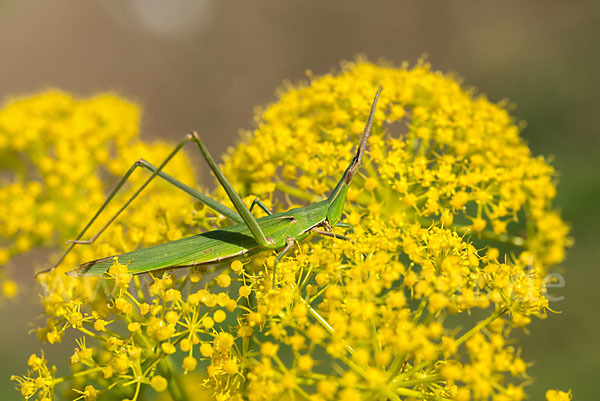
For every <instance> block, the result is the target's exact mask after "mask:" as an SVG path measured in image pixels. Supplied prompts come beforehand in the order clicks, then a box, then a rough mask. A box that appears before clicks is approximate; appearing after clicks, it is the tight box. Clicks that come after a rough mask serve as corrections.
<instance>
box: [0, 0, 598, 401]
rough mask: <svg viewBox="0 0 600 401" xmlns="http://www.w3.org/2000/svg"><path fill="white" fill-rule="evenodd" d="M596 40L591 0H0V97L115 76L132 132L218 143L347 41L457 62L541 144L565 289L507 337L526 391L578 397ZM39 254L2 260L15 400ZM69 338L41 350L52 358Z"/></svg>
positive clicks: (588, 332)
mask: <svg viewBox="0 0 600 401" xmlns="http://www.w3.org/2000/svg"><path fill="white" fill-rule="evenodd" d="M599 39H600V3H599V2H597V1H570V2H566V1H565V2H550V1H528V2H523V1H503V2H479V1H461V2H448V1H441V0H439V1H428V2H409V1H391V0H390V1H378V2H373V1H353V2H345V1H341V0H335V1H332V0H330V1H317V0H310V1H302V2H300V1H288V2H274V1H266V0H265V1H263V0H261V1H252V2H219V1H217V0H189V1H187V0H186V1H183V0H171V1H168V2H164V1H161V0H130V1H122V0H108V1H98V2H74V1H67V0H54V1H42V0H39V1H24V0H20V1H16V0H13V1H9V0H0V96H1V97H2V98H7V97H9V96H12V95H19V94H29V93H35V92H39V91H41V90H44V89H47V88H49V87H57V88H60V89H63V90H67V91H70V92H73V93H76V94H80V95H89V94H93V93H96V92H100V91H106V90H114V91H116V92H118V93H119V94H121V95H122V96H125V97H127V98H130V99H132V100H134V101H136V102H138V103H139V104H141V105H142V106H143V109H144V117H143V123H142V130H143V137H144V138H146V139H152V138H170V139H171V140H177V139H179V138H181V137H182V136H183V135H184V134H185V133H186V132H187V131H189V130H192V129H195V130H198V131H199V132H200V133H201V134H202V137H203V138H206V141H207V142H208V145H209V147H210V149H211V150H212V151H213V152H214V153H215V154H220V153H222V152H223V151H225V149H226V148H227V147H228V146H232V145H234V144H235V143H236V141H237V139H238V130H239V129H242V128H251V127H252V126H253V123H252V114H253V108H254V107H255V106H257V105H264V104H266V103H268V102H271V101H273V100H274V99H275V97H274V92H275V88H277V87H278V86H279V85H280V84H281V82H282V81H283V80H284V79H290V80H292V81H295V80H299V79H302V78H303V77H304V72H305V70H306V69H310V70H312V71H313V72H314V73H316V74H322V73H326V72H329V71H332V70H336V69H337V66H338V65H339V62H340V61H341V60H350V59H353V58H354V57H355V56H356V55H357V54H359V53H362V54H365V55H367V57H368V58H369V59H370V60H372V61H376V60H378V59H379V58H384V59H387V60H391V61H393V62H395V63H396V64H399V63H401V62H402V61H404V60H407V61H409V62H411V63H412V64H414V63H415V62H416V60H417V58H419V57H420V56H421V55H423V54H424V53H427V54H428V59H429V61H430V62H431V63H432V65H433V67H434V68H435V69H440V70H443V71H445V72H455V73H457V74H459V75H460V76H462V77H463V78H464V82H465V84H466V85H472V86H475V87H477V88H479V90H480V91H481V92H483V93H485V94H486V95H487V96H488V98H490V99H491V100H492V101H499V100H501V99H503V98H508V99H510V100H511V101H512V102H514V104H516V108H515V109H514V110H513V115H514V116H516V117H517V118H518V119H520V120H525V121H526V122H527V128H526V129H525V130H524V132H523V136H524V137H525V139H526V140H527V141H528V142H529V143H530V145H531V148H532V150H533V152H534V154H541V155H552V156H554V162H553V165H554V166H555V167H556V168H557V169H558V170H559V172H560V184H559V194H558V197H557V200H556V205H557V207H558V208H559V209H560V210H561V211H562V215H563V217H564V218H565V219H566V220H567V221H569V222H570V223H571V224H572V226H573V229H572V235H573V236H574V238H575V239H576V243H575V246H574V247H573V248H571V249H570V251H569V253H568V255H569V256H568V259H567V260H566V261H565V262H564V263H563V265H562V267H561V272H562V273H564V277H565V282H566V285H565V287H564V288H562V289H557V291H556V292H555V294H556V295H562V296H564V300H562V301H560V302H554V303H553V304H552V305H551V306H552V308H553V309H555V310H557V311H559V312H560V313H559V314H551V315H550V316H549V318H548V319H545V320H537V321H534V323H533V324H532V325H531V326H529V332H528V333H523V334H520V335H519V337H520V338H519V341H520V342H519V344H520V346H522V354H523V356H524V358H525V359H526V360H528V361H533V362H534V364H533V366H532V367H531V368H530V369H529V373H530V374H531V375H532V376H533V377H534V379H535V381H534V383H533V384H532V385H531V386H530V387H529V388H528V392H529V394H530V396H531V399H533V400H541V399H544V396H543V395H544V392H545V390H546V389H548V388H561V389H569V388H571V389H573V393H574V395H575V398H576V399H579V400H593V399H597V397H598V394H600V381H599V380H598V368H599V367H600V363H599V362H598V360H599V359H600V340H599V337H600V335H599V333H600V319H599V316H600V313H599V311H600V295H599V291H598V289H597V288H596V287H595V286H596V284H598V283H600V269H598V261H599V260H600V247H599V246H598V241H599V239H600V236H599V234H598V229H597V228H598V226H599V224H600V213H599V212H598V207H597V205H598V198H599V197H600V118H599V115H600V79H599V78H598V76H597V75H598V72H599V71H600V55H599V52H598V43H599ZM196 162H197V167H198V169H199V170H200V169H201V168H203V167H204V166H203V165H202V163H201V161H200V158H196ZM205 178H206V176H205ZM205 182H206V181H205ZM209 185H211V183H210V182H209ZM45 256H46V254H45V253H43V252H40V253H35V252H34V253H33V255H28V257H27V259H22V260H16V261H15V262H14V263H13V264H12V269H13V270H15V275H16V276H17V278H18V280H19V282H20V284H21V289H22V293H21V295H20V297H19V299H17V300H16V301H15V302H13V303H9V304H5V305H0V322H1V323H0V325H1V327H2V329H1V331H0V361H2V363H0V399H2V400H12V399H15V400H16V399H19V396H18V393H16V392H15V391H14V390H13V384H12V383H11V382H10V381H9V377H10V374H13V373H19V374H22V373H24V371H25V368H26V359H27V357H28V355H29V354H30V353H31V352H35V351H38V350H39V348H40V344H39V343H38V342H37V340H36V339H35V336H34V335H27V334H26V333H27V332H28V330H29V329H30V328H31V322H32V321H33V320H34V319H35V316H37V315H39V314H40V310H39V307H38V305H37V295H36V289H35V288H34V285H33V279H32V272H33V266H40V265H41V264H42V263H43V262H44V258H45ZM32 261H33V263H32ZM65 352H66V353H65ZM71 352H72V349H68V350H67V351H65V350H64V349H60V348H59V347H51V348H48V349H47V350H46V354H47V355H48V357H49V359H50V360H52V361H54V362H56V363H62V364H63V366H66V364H67V362H68V355H69V354H70V353H71Z"/></svg>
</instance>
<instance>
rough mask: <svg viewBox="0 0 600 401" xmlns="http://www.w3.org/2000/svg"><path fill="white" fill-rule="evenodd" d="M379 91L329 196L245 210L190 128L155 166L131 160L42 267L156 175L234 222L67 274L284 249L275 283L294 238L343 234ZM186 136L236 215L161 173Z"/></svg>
mask: <svg viewBox="0 0 600 401" xmlns="http://www.w3.org/2000/svg"><path fill="white" fill-rule="evenodd" d="M380 93H381V87H379V89H378V90H377V93H376V94H375V99H374V100H373V104H372V106H371V112H370V114H369V119H368V120H367V124H366V126H365V129H364V132H363V134H362V137H361V139H360V143H359V145H358V150H357V151H356V155H355V156H354V157H353V158H352V161H351V162H350V165H349V166H348V168H347V169H346V171H345V172H344V174H343V175H342V178H341V179H340V180H339V182H338V183H337V185H336V187H335V188H334V190H333V191H332V193H331V195H329V197H328V198H327V199H325V200H322V201H320V202H317V203H314V204H312V205H309V206H305V207H302V208H295V209H290V210H288V211H286V212H280V213H274V214H273V213H271V212H270V211H269V210H268V208H267V207H266V206H265V205H264V204H262V202H260V200H258V199H255V200H254V202H252V205H251V206H250V209H248V207H247V206H246V205H245V204H244V202H243V201H242V199H241V198H240V196H239V195H238V193H237V192H235V190H234V189H233V187H232V186H231V184H230V183H229V182H228V181H227V179H226V178H225V176H224V175H223V173H222V172H221V170H220V169H219V167H218V166H217V163H216V162H215V161H214V159H213V158H212V156H211V155H210V153H209V152H208V150H207V149H206V147H205V146H204V144H203V143H202V140H201V139H200V137H199V136H198V134H197V133H195V132H194V133H191V134H189V135H187V136H186V137H185V139H184V140H183V141H181V142H180V143H179V144H178V145H177V146H176V147H175V149H174V150H173V151H172V152H171V153H170V154H169V156H168V157H167V158H166V159H165V160H164V161H163V162H162V164H160V165H159V167H158V168H157V167H154V166H152V165H151V164H150V163H148V162H146V161H145V160H143V159H140V160H138V161H137V162H135V163H134V164H133V165H132V166H131V167H130V169H129V170H128V171H127V173H126V174H125V175H124V176H123V178H121V180H120V181H119V183H118V184H117V185H116V187H115V188H114V189H113V191H112V192H111V193H110V194H109V195H108V197H107V199H106V201H105V202H104V204H103V205H102V206H101V207H100V208H99V209H98V211H97V212H96V214H95V215H94V216H93V217H92V219H91V220H90V221H89V222H88V224H87V225H86V227H85V228H84V229H83V230H82V231H81V232H80V233H79V235H78V236H77V238H76V239H75V240H71V241H68V243H70V244H71V246H70V247H69V248H68V249H67V250H66V252H65V253H64V255H63V256H62V257H61V258H60V260H59V261H58V262H57V263H56V264H55V265H54V266H53V267H51V268H50V269H47V270H45V271H44V272H47V271H51V270H54V269H55V268H56V267H57V266H58V265H59V264H60V263H61V262H62V261H63V260H64V258H65V256H66V255H67V254H68V253H69V252H70V251H71V249H73V247H74V246H75V245H76V244H91V243H92V242H94V241H95V240H96V239H97V238H98V237H99V236H100V234H102V232H103V231H104V230H105V229H106V228H107V227H108V226H109V225H110V224H111V223H112V222H113V221H114V220H115V219H116V218H117V217H118V216H119V214H120V213H121V212H122V211H123V210H124V209H125V208H126V207H127V206H128V205H129V204H130V203H131V202H132V201H133V200H134V199H135V198H136V197H137V196H138V195H139V193H140V192H141V191H142V190H143V189H144V188H145V187H146V186H147V185H148V184H149V183H150V181H152V180H153V179H154V178H155V177H157V176H159V177H161V178H163V179H165V180H167V181H168V182H170V183H171V184H173V185H175V186H176V187H178V188H179V189H181V190H183V191H185V192H187V193H188V194H190V195H192V196H193V197H194V198H196V199H197V200H198V201H200V202H201V203H203V204H205V205H206V206H208V207H210V208H211V209H213V210H215V211H216V212H218V213H220V214H221V215H223V216H226V217H228V218H229V219H231V220H233V221H235V222H237V223H238V224H235V225H232V226H229V227H225V228H221V229H218V230H214V231H209V232H206V233H202V234H197V235H194V236H191V237H186V238H182V239H179V240H175V241H171V242H167V243H164V244H160V245H155V246H151V247H148V248H142V249H138V250H135V251H132V252H126V253H123V254H120V255H115V256H109V257H105V258H101V259H97V260H92V261H90V262H87V263H83V264H81V265H79V267H77V268H76V269H75V270H72V271H69V272H68V273H67V274H68V275H73V276H101V275H103V274H105V273H107V272H108V270H109V269H110V267H111V266H112V264H113V260H114V259H115V258H118V260H120V261H122V262H123V263H126V264H127V267H128V272H129V273H131V274H140V273H146V272H154V271H157V270H167V269H174V268H179V267H192V266H201V265H209V264H216V263H219V262H222V261H226V260H229V259H233V258H237V257H240V256H241V255H250V254H254V253H257V252H261V251H265V250H275V251H276V250H280V249H282V250H281V252H279V254H278V255H277V257H276V259H275V263H274V265H273V283H274V282H275V276H276V266H277V263H278V262H279V261H280V260H281V258H283V256H285V255H286V254H287V253H288V252H289V251H290V250H291V249H292V247H293V246H294V244H295V243H297V242H298V241H301V240H303V239H304V238H306V237H308V236H309V235H310V234H311V232H314V233H316V234H321V235H325V236H329V237H334V238H338V239H347V238H346V237H344V236H342V235H338V234H334V233H332V232H330V231H331V229H332V227H333V226H335V225H336V224H338V222H339V220H340V217H341V215H342V211H343V207H344V203H345V200H346V192H347V190H348V186H349V184H350V182H351V180H352V177H354V175H355V174H356V171H357V170H358V167H359V166H360V162H361V159H362V156H363V154H364V152H365V149H366V147H367V141H368V139H369V135H370V133H371V126H372V125H373V115H374V114H375V109H376V107H377V100H378V99H379V94H380ZM189 141H192V142H194V143H196V145H198V147H199V148H200V152H201V153H202V155H203V156H204V158H205V159H206V161H207V163H208V165H209V166H210V168H211V170H212V171H213V173H214V175H215V176H216V177H217V179H218V180H219V182H220V183H221V185H222V186H223V188H224V189H225V191H226V192H227V195H228V196H229V199H230V200H231V202H232V203H233V205H234V206H235V208H236V210H237V212H238V213H239V214H238V213H236V212H234V211H233V210H231V209H229V208H228V207H226V206H225V205H223V204H221V203H219V202H217V201H215V200H213V199H211V198H209V197H207V196H206V195H203V194H201V193H200V192H198V191H196V190H194V189H193V188H191V187H189V186H187V185H185V184H183V183H182V182H180V181H178V180H177V179H175V178H173V177H171V176H169V175H167V174H165V173H164V172H162V169H163V168H164V166H165V165H166V164H167V163H168V162H169V160H171V158H172V157H173V156H174V155H175V154H176V153H177V152H178V151H179V150H180V149H181V148H182V147H183V145H184V144H185V143H187V142H189ZM137 167H143V168H146V169H148V170H150V171H151V172H152V175H151V176H150V177H149V178H148V179H147V180H146V181H145V182H144V183H143V184H142V185H141V186H140V188H139V189H138V190H137V191H136V192H135V193H134V194H133V195H132V196H131V197H130V198H129V199H128V200H127V202H126V203H125V204H124V205H123V206H122V207H121V208H120V209H119V210H118V211H117V213H116V214H115V215H114V216H113V217H112V218H111V219H110V220H109V221H108V223H107V224H106V225H105V226H104V227H103V228H102V229H100V231H99V232H98V233H97V234H96V235H94V236H93V237H92V238H91V239H89V240H81V238H82V237H83V235H84V234H85V232H86V231H87V229H88V228H89V227H90V226H91V225H92V223H93V222H94V221H95V220H96V218H97V217H98V216H99V215H100V214H101V212H102V211H103V210H104V208H105V207H106V205H107V204H108V203H109V202H110V200H111V199H112V198H113V197H114V196H115V194H116V193H117V191H118V190H119V189H120V188H121V187H122V186H123V184H124V183H125V182H126V181H127V179H128V177H129V176H130V175H131V173H132V172H133V171H134V170H135V169H136V168H137ZM255 205H258V206H259V207H261V208H262V209H263V210H265V212H266V213H267V214H268V215H267V216H265V217H261V218H258V219H256V218H255V217H254V216H253V215H252V213H251V211H252V208H253V207H254V206H255ZM40 273H43V272H40ZM40 273H38V274H40Z"/></svg>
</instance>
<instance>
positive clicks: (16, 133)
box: [0, 91, 194, 297]
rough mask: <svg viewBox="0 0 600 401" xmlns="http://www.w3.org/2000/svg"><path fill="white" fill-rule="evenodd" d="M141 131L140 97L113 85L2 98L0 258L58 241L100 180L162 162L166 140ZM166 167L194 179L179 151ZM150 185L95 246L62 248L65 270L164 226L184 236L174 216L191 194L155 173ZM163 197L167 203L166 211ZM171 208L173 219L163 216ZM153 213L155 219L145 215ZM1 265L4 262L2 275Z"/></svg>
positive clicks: (73, 228) (10, 289) (88, 204)
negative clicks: (127, 97) (87, 94)
mask: <svg viewBox="0 0 600 401" xmlns="http://www.w3.org/2000/svg"><path fill="white" fill-rule="evenodd" d="M138 134H139V111H138V108H137V106H135V105H133V104H131V103H127V102H125V101H123V100H121V99H119V98H118V97H116V96H115V95H112V94H104V95H99V96H96V97H93V98H91V99H74V98H72V97H71V96H69V95H67V94H65V93H62V92H59V91H50V92H47V93H44V94H41V95H37V96H33V97H29V98H20V99H14V100H11V101H10V102H8V103H6V104H5V105H4V106H3V107H2V108H1V109H0V169H2V174H1V175H0V266H3V265H6V264H7V263H8V262H9V260H10V259H11V258H12V257H13V256H14V255H16V254H20V253H24V252H26V251H28V250H30V249H31V248H32V247H34V246H44V247H52V246H56V245H60V246H61V247H62V246H63V244H64V242H65V241H66V240H69V239H73V238H74V237H75V236H76V235H77V234H78V232H79V231H80V230H81V229H82V228H83V227H84V225H85V223H86V222H87V221H89V219H90V218H91V217H92V215H93V211H94V210H96V209H98V207H100V205H101V204H102V202H103V201H104V199H105V197H106V195H105V192H107V191H106V188H105V183H104V182H105V181H113V182H112V184H111V185H114V184H115V183H116V179H117V178H120V177H121V176H122V175H123V174H125V172H126V171H127V169H128V168H129V167H130V166H131V165H132V163H133V162H135V161H136V160H138V159H139V158H141V157H143V158H146V159H147V160H150V161H153V162H154V163H160V162H161V161H162V160H163V159H164V158H165V157H166V155H167V154H168V152H169V151H170V150H171V149H172V148H171V146H170V145H169V146H168V145H166V144H165V143H156V144H154V145H152V146H149V145H146V144H144V143H142V142H141V141H140V140H139V139H138ZM167 171H171V172H175V174H177V175H178V177H179V178H180V179H181V180H182V181H184V182H185V181H187V182H193V181H194V175H193V173H192V172H191V170H190V167H189V165H188V163H187V161H186V160H185V158H177V159H175V160H174V161H173V162H172V163H171V164H170V165H169V167H168V168H167ZM147 177H148V174H144V173H141V172H136V173H134V174H133V175H132V177H131V179H130V185H128V187H127V190H126V191H124V192H123V193H122V194H120V195H118V196H117V198H116V199H115V200H113V202H112V204H110V205H109V207H108V209H107V210H106V211H105V214H104V216H109V215H110V214H114V213H115V212H116V211H117V210H118V208H119V207H120V206H121V205H122V204H123V202H124V199H126V196H127V195H131V193H132V190H133V189H135V188H136V187H137V186H139V185H140V184H141V183H142V182H143V180H145V179H146V178H147ZM157 181H158V180H157ZM154 188H155V191H154V192H153V193H152V194H149V195H148V196H145V199H144V200H143V201H141V202H139V201H138V203H137V206H136V213H132V214H130V215H129V220H128V221H127V222H125V223H122V222H119V223H118V224H117V225H118V227H115V228H114V229H113V231H112V232H111V235H112V237H109V236H105V237H100V240H99V241H97V243H96V245H95V246H93V247H85V246H83V247H79V249H77V250H78V252H73V253H71V254H70V255H68V256H67V258H66V259H65V261H64V263H63V270H61V271H64V269H65V267H66V268H73V267H74V266H75V265H76V263H77V262H81V261H85V260H89V259H92V258H94V257H96V256H106V255H107V254H111V253H114V252H115V251H117V250H118V251H122V250H124V249H131V248H132V247H136V246H138V245H139V244H140V243H146V244H150V243H156V242H158V241H160V240H162V239H163V238H164V237H165V232H166V231H169V230H171V232H169V236H170V237H177V236H180V235H181V232H180V231H181V230H182V228H181V227H180V225H179V223H177V224H175V221H176V219H177V218H181V215H182V213H183V212H184V211H188V209H187V208H185V209H184V207H185V206H186V205H187V204H189V197H186V196H185V195H176V196H172V195H171V193H172V190H171V188H170V186H167V185H165V183H159V182H157V183H156V184H155V186H154ZM142 196H144V195H142ZM168 205H172V206H171V207H169V208H168V209H169V210H167V206H168ZM171 214H174V215H175V216H174V217H175V218H174V219H173V218H172V217H171V216H167V215H171ZM149 215H151V216H153V218H152V221H154V223H153V224H147V223H148V216H149ZM154 215H156V217H154ZM172 219H173V221H172V222H171V220H172ZM106 221H107V219H106V217H105V219H104V220H102V219H101V221H98V222H97V224H94V225H93V226H92V227H90V229H89V230H88V232H87V234H86V236H85V237H84V238H83V239H88V238H89V237H91V236H92V235H93V234H94V233H96V232H97V231H98V230H99V229H100V228H101V227H102V225H103V224H104V223H106ZM170 223H171V224H170ZM43 267H49V266H47V265H46V266H43ZM38 269H39V267H38ZM5 270H6V269H1V270H0V271H1V272H2V275H4V272H5ZM2 289H3V293H4V295H5V296H8V297H12V296H14V295H16V292H17V289H16V286H15V284H14V282H12V281H11V280H8V281H5V282H4V283H3V285H2Z"/></svg>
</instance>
